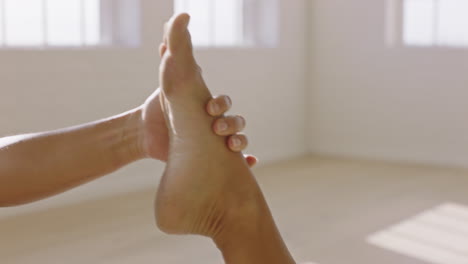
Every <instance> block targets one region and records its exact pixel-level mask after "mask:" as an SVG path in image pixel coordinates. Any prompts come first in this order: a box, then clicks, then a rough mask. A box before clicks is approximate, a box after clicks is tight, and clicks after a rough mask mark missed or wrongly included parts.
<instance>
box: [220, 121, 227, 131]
mask: <svg viewBox="0 0 468 264" xmlns="http://www.w3.org/2000/svg"><path fill="white" fill-rule="evenodd" d="M217 128H218V131H226V130H227V129H228V124H227V123H226V122H225V121H219V122H218V124H217Z"/></svg>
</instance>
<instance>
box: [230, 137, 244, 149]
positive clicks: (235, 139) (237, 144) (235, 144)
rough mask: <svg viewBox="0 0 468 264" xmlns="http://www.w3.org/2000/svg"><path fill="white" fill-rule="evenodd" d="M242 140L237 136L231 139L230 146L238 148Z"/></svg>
mask: <svg viewBox="0 0 468 264" xmlns="http://www.w3.org/2000/svg"><path fill="white" fill-rule="evenodd" d="M241 144H242V142H241V140H240V139H238V138H233V139H232V146H233V147H235V148H239V147H240V146H241Z"/></svg>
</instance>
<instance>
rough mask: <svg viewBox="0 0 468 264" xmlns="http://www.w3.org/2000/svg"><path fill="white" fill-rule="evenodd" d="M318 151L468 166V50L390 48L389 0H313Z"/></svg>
mask: <svg viewBox="0 0 468 264" xmlns="http://www.w3.org/2000/svg"><path fill="white" fill-rule="evenodd" d="M308 10H309V12H308V17H309V18H310V19H309V26H310V27H309V32H310V39H309V46H310V57H309V60H310V72H309V73H310V75H309V76H310V79H309V85H310V92H309V99H310V101H309V102H310V104H309V124H310V127H309V133H308V135H309V146H310V149H311V150H312V151H313V152H315V153H322V154H323V153H325V154H331V155H339V156H356V157H363V158H371V159H383V160H395V161H411V162H421V163H436V164H440V165H455V166H462V167H467V166H468V117H467V113H468V106H467V105H468V104H467V98H468V89H467V88H468V86H467V85H468V50H466V49H458V50H449V49H433V48H403V47H393V48H391V47H387V46H386V45H385V31H384V29H385V0H377V1H376V0H359V1H358V0H356V1H342V0H313V1H310V2H309V7H308Z"/></svg>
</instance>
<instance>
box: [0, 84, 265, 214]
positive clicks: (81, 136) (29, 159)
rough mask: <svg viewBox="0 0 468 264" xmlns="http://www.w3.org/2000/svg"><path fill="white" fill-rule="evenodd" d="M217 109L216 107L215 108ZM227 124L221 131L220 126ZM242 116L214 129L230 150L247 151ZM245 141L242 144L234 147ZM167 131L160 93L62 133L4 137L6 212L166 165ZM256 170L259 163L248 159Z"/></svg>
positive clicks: (223, 101) (216, 112)
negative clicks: (129, 170) (150, 162)
mask: <svg viewBox="0 0 468 264" xmlns="http://www.w3.org/2000/svg"><path fill="white" fill-rule="evenodd" d="M213 106H216V107H213ZM230 107H231V105H230V100H229V99H228V97H227V96H220V97H217V98H214V99H212V100H210V101H209V103H208V104H207V110H206V111H207V112H208V113H209V114H210V115H212V116H221V115H223V114H224V113H225V112H226V111H228V110H229V108H230ZM220 122H225V123H226V124H227V127H226V126H224V128H225V129H220V128H219V126H218V125H217V124H219V123H220ZM243 128H244V122H243V119H242V118H241V117H234V116H227V117H221V118H219V119H218V120H216V122H215V123H214V125H213V130H214V131H215V133H216V134H218V135H223V136H229V137H228V141H227V142H228V144H227V145H228V147H229V148H230V149H231V150H233V151H242V150H243V149H244V148H245V147H246V146H247V139H246V137H245V136H244V135H240V134H236V133H238V132H239V131H241V130H242V129H243ZM236 140H237V141H239V142H240V145H234V144H232V142H234V141H236ZM167 142H168V135H167V127H166V124H165V121H164V118H163V116H162V113H161V110H160V105H159V90H157V91H156V92H155V93H154V94H153V95H152V96H151V97H149V98H148V100H147V102H145V104H143V105H142V106H141V107H138V108H136V109H134V110H131V111H128V112H126V113H123V114H120V115H117V116H114V117H110V118H107V119H103V120H99V121H96V122H92V123H89V124H85V125H80V126H76V127H71V128H65V129H61V130H56V131H51V132H44V133H36V134H28V135H20V136H13V137H6V138H0V207H4V206H15V205H20V204H25V203H28V202H33V201H36V200H39V199H43V198H46V197H49V196H52V195H55V194H58V193H61V192H64V191H66V190H69V189H71V188H74V187H76V186H79V185H81V184H84V183H86V182H89V181H92V180H94V179H97V178H99V177H101V176H104V175H106V174H109V173H111V172H114V171H116V170H118V169H119V168H121V167H123V166H125V165H127V164H129V163H131V162H134V161H137V160H139V159H143V158H153V159H158V160H162V161H165V160H166V159H167V148H168V143H167ZM246 158H247V162H248V163H249V164H250V165H252V166H253V165H254V164H255V163H256V159H255V158H254V157H252V156H247V157H246Z"/></svg>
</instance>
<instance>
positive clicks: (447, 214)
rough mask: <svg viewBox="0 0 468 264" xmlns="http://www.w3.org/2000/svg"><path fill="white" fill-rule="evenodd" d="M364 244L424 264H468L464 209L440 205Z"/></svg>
mask: <svg viewBox="0 0 468 264" xmlns="http://www.w3.org/2000/svg"><path fill="white" fill-rule="evenodd" d="M368 242H369V243H371V244H373V245H375V246H378V247H380V248H384V249H388V250H391V251H393V252H395V253H399V254H403V255H406V256H409V257H412V258H415V259H418V260H422V261H426V262H428V263H434V264H454V263H460V264H461V263H468V207H466V206H465V205H461V204H455V203H446V204H442V205H440V206H438V207H436V208H434V209H431V210H427V211H425V212H423V213H421V214H419V215H417V216H415V217H412V218H410V219H408V220H406V221H403V222H402V223H400V224H397V225H394V226H392V227H390V228H388V229H385V230H383V231H380V232H378V233H376V234H373V235H371V236H370V237H369V238H368Z"/></svg>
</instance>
